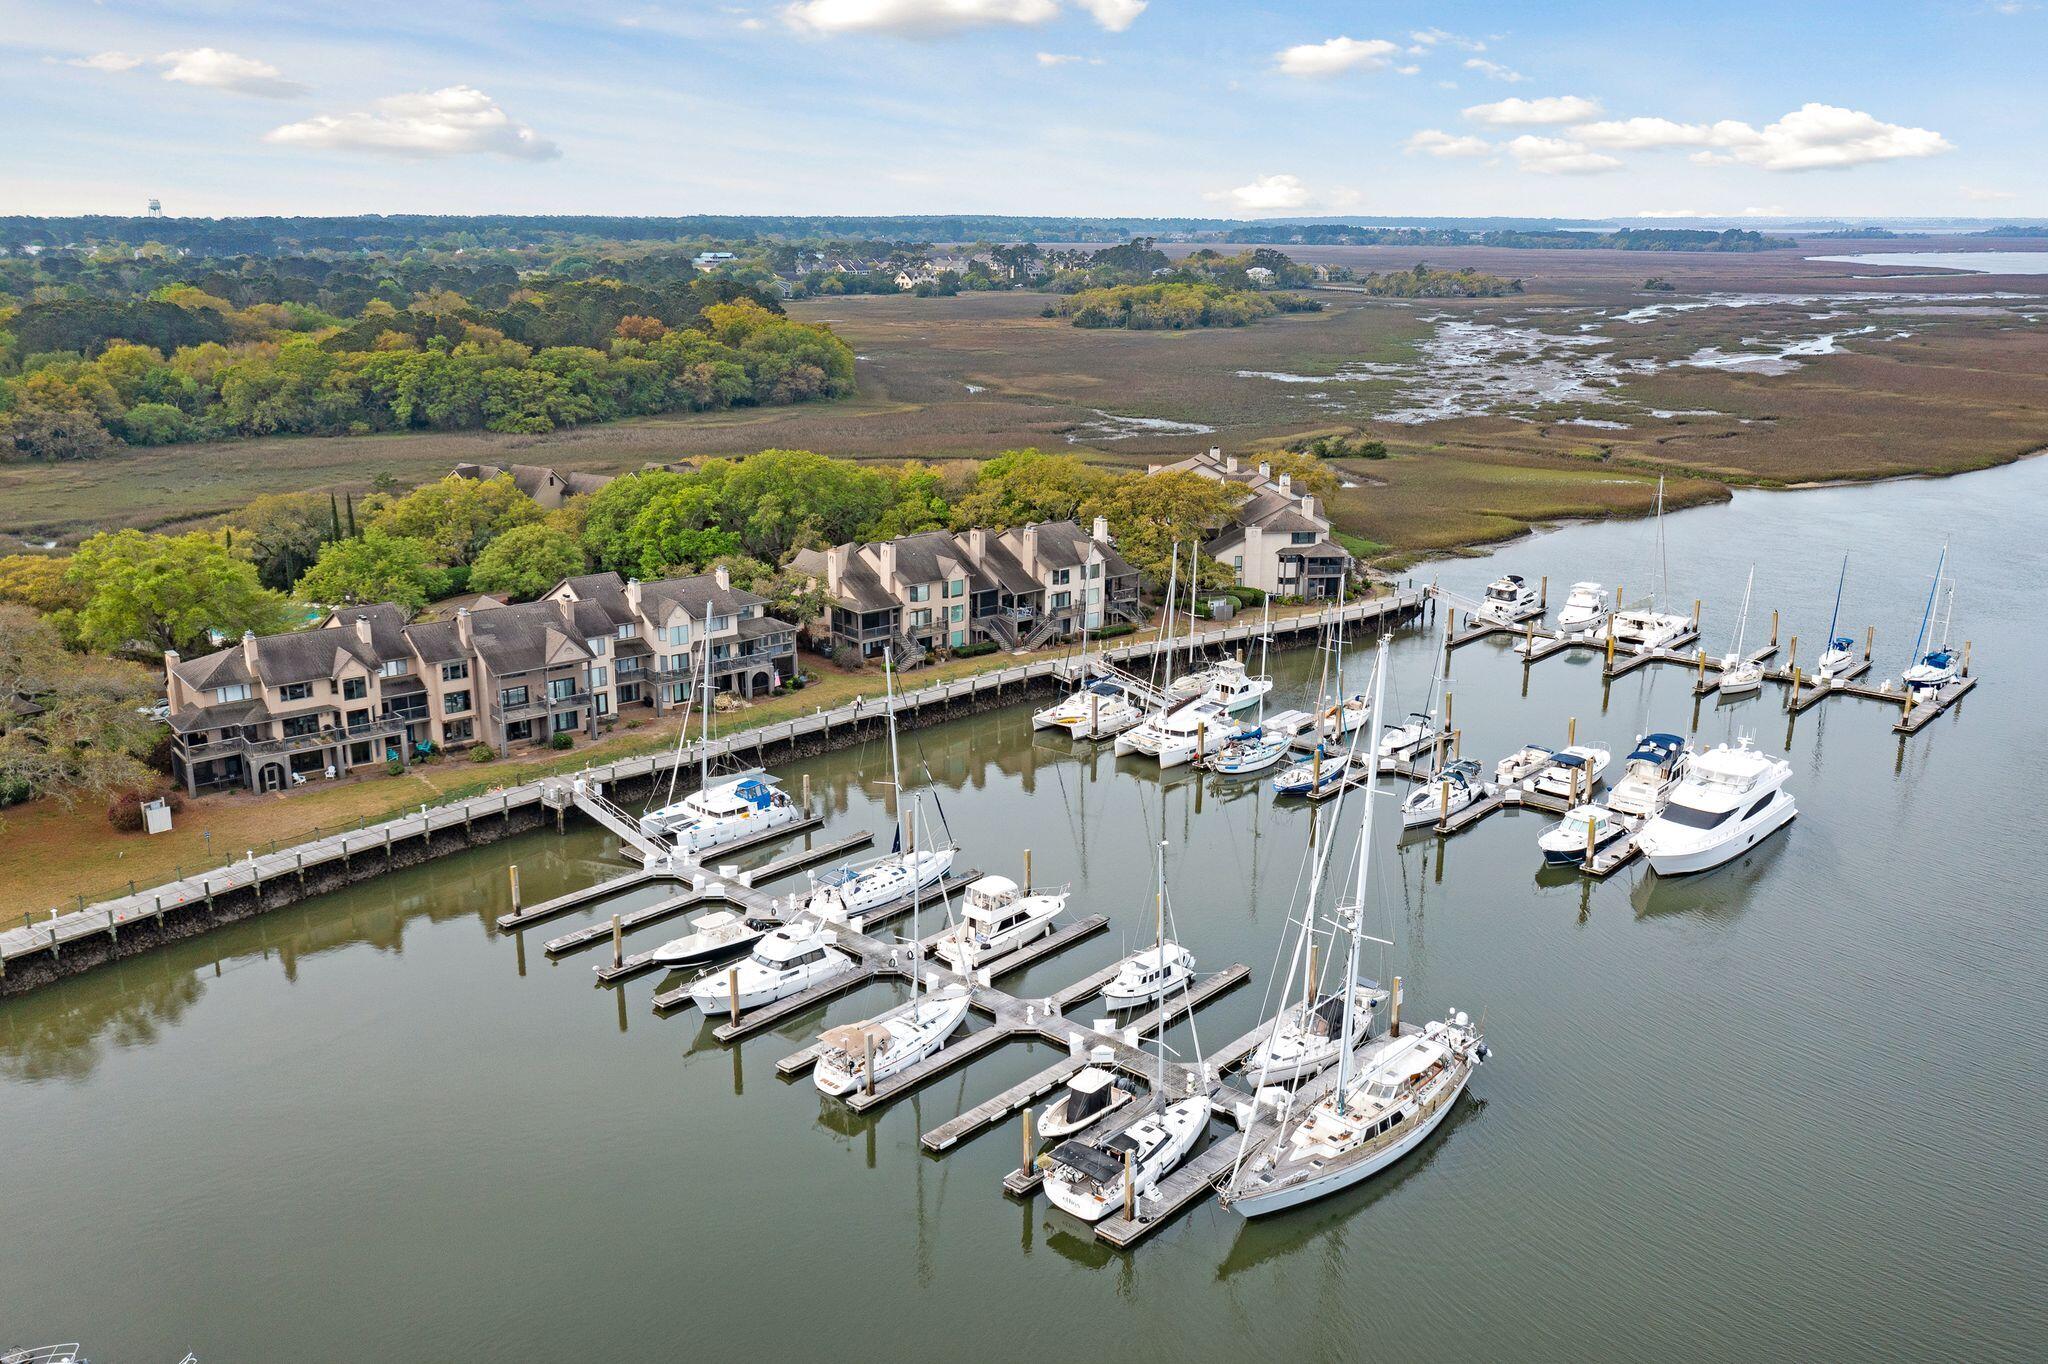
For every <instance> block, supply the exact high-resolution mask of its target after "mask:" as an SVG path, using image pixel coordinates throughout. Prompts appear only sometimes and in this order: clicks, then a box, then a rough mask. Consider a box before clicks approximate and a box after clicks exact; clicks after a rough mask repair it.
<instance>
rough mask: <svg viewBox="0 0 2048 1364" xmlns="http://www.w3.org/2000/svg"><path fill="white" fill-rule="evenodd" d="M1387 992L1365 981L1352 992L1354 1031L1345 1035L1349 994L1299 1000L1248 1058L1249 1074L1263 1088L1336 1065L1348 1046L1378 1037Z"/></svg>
mask: <svg viewBox="0 0 2048 1364" xmlns="http://www.w3.org/2000/svg"><path fill="white" fill-rule="evenodd" d="M1386 1001H1387V992H1386V991H1385V990H1382V989H1380V988H1379V986H1377V985H1375V984H1373V983H1371V982H1369V981H1361V982H1359V984H1358V985H1357V986H1355V987H1353V990H1352V1001H1351V1003H1352V1008H1351V1034H1350V1036H1349V1037H1346V1036H1345V1033H1344V992H1343V991H1341V990H1325V991H1323V992H1322V993H1321V994H1318V995H1317V996H1316V997H1315V999H1314V1000H1313V1001H1308V1000H1300V999H1297V1000H1295V1001H1294V1003H1292V1004H1290V1005H1288V1006H1287V1007H1286V1008H1285V1009H1283V1010H1282V1011H1281V1013H1280V1017H1279V1019H1278V1021H1277V1022H1275V1023H1274V1025H1273V1027H1272V1029H1271V1030H1270V1031H1269V1032H1268V1033H1267V1034H1266V1038H1265V1040H1264V1041H1262V1042H1260V1043H1259V1045H1258V1046H1256V1047H1254V1048H1253V1049H1252V1054H1251V1055H1250V1056H1248V1057H1246V1058H1245V1061H1244V1073H1245V1076H1246V1078H1248V1079H1250V1080H1251V1081H1252V1083H1254V1084H1256V1085H1258V1086H1260V1087H1261V1088H1263V1087H1265V1086H1266V1085H1269V1084H1273V1085H1277V1084H1286V1083H1288V1082H1289V1081H1292V1080H1300V1079H1305V1078H1307V1077H1308V1076H1310V1075H1314V1074H1316V1073H1317V1072H1319V1071H1321V1070H1323V1069H1325V1068H1327V1067H1328V1066H1330V1065H1333V1064H1334V1063H1335V1062H1336V1060H1337V1054H1338V1053H1339V1052H1340V1051H1342V1050H1343V1049H1344V1048H1345V1047H1347V1046H1349V1047H1356V1046H1358V1044H1359V1043H1361V1042H1363V1041H1365V1039H1366V1038H1368V1037H1370V1036H1372V1016H1373V1011H1374V1010H1375V1009H1377V1008H1378V1007H1379V1006H1380V1005H1382V1004H1384V1003H1386Z"/></svg>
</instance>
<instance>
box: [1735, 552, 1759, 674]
mask: <svg viewBox="0 0 2048 1364" xmlns="http://www.w3.org/2000/svg"><path fill="white" fill-rule="evenodd" d="M1755 589H1756V565H1755V564H1751V565H1750V566H1749V581H1748V582H1747V583H1745V584H1744V585H1743V588H1742V615H1741V617H1740V618H1739V619H1738V620H1737V621H1736V622H1735V660H1736V662H1738V663H1739V662H1741V661H1742V637H1743V636H1744V635H1745V634H1747V633H1748V632H1749V594H1750V593H1751V592H1753V591H1754V590H1755Z"/></svg>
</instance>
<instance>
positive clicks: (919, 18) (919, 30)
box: [782, 0, 1147, 37]
mask: <svg viewBox="0 0 2048 1364" xmlns="http://www.w3.org/2000/svg"><path fill="white" fill-rule="evenodd" d="M1146 3H1147V0H1073V4H1074V7H1075V8H1076V9H1079V10H1082V11H1085V12H1086V13H1087V14H1088V15H1090V16H1091V17H1092V18H1093V19H1094V20H1095V22H1096V23H1098V24H1100V25H1101V26H1102V27H1103V28H1106V29H1108V30H1109V31H1110V32H1111V33H1121V32H1123V31H1124V30H1125V29H1127V28H1129V27H1130V26H1131V24H1132V23H1133V22H1135V21H1136V19H1137V17H1138V16H1139V15H1140V14H1143V13H1144V12H1145V6H1146ZM1060 13H1061V10H1060V0H795V3H793V4H789V5H785V6H784V7H783V9H782V18H783V21H784V22H785V23H787V24H788V25H789V26H790V27H791V28H799V29H807V30H809V31H811V32H813V33H896V34H902V35H904V36H906V37H922V36H927V35H930V34H935V33H953V32H957V31H959V30H961V29H967V28H993V27H1000V26H1008V27H1015V28H1028V27H1031V26H1033V25H1036V24H1043V23H1048V22H1050V21H1052V20H1054V19H1057V18H1059V17H1060Z"/></svg>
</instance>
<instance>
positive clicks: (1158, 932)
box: [1152, 797, 1166, 1108]
mask: <svg viewBox="0 0 2048 1364" xmlns="http://www.w3.org/2000/svg"><path fill="white" fill-rule="evenodd" d="M1159 806H1160V810H1161V811H1162V812H1164V810H1165V808H1166V801H1165V799H1164V798H1163V797H1162V798H1161V800H1160V802H1159ZM1152 913H1153V918H1154V922H1155V925H1156V926H1155V927H1154V929H1153V932H1152V952H1153V957H1152V962H1153V965H1154V966H1156V967H1158V968H1160V969H1161V970H1164V969H1165V967H1166V840H1165V839H1163V838H1162V839H1160V840H1159V854H1158V861H1157V864H1156V866H1155V868H1154V870H1153V873H1152ZM1159 1007H1160V1008H1162V1009H1164V1008H1165V1007H1166V997H1165V996H1164V995H1162V996H1160V1001H1159ZM1152 1092H1153V1093H1154V1094H1155V1095H1156V1096H1157V1097H1158V1101H1159V1107H1161V1108H1164V1107H1166V1023H1165V1017H1164V1015H1161V1019H1160V1026H1159V1079H1158V1081H1157V1082H1156V1083H1155V1084H1154V1085H1153V1086H1152Z"/></svg>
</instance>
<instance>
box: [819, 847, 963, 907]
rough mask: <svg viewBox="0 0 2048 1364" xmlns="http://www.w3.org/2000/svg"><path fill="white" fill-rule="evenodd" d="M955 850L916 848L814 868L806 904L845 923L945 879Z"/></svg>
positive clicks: (899, 901) (897, 901) (908, 896)
mask: <svg viewBox="0 0 2048 1364" xmlns="http://www.w3.org/2000/svg"><path fill="white" fill-rule="evenodd" d="M954 853H955V849H952V848H918V849H915V850H914V851H911V852H908V853H885V854H884V855H882V856H881V857H876V858H871V859H870V860H868V861H865V862H842V863H841V864H840V865H838V866H836V867H833V868H832V869H831V870H829V871H821V872H814V873H812V875H811V894H810V899H809V900H808V901H807V902H806V904H805V908H807V909H808V910H810V912H811V913H813V914H815V915H817V916H818V917H819V918H821V919H828V920H830V921H832V922H834V923H845V922H846V921H847V920H849V919H854V918H857V917H859V916H860V915H863V914H870V913H873V912H874V911H875V910H877V909H880V908H881V907H882V906H884V905H893V904H900V903H901V902H903V901H904V900H907V899H909V898H910V896H911V895H912V894H913V893H914V892H916V891H920V890H924V889H925V888H926V887H929V886H934V885H937V884H938V883H939V882H941V881H943V880H945V879H946V873H948V872H950V871H951V870H952V869H953V856H954Z"/></svg>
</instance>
